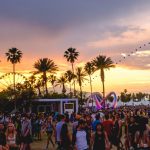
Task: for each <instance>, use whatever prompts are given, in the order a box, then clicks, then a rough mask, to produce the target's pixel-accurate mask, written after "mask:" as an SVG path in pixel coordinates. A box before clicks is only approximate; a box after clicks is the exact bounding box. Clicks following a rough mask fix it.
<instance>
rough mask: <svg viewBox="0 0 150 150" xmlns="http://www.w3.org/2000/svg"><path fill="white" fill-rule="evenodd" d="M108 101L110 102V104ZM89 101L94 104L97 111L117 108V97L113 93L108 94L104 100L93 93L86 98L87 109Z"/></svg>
mask: <svg viewBox="0 0 150 150" xmlns="http://www.w3.org/2000/svg"><path fill="white" fill-rule="evenodd" d="M110 99H111V101H112V102H110ZM91 101H93V103H95V105H96V109H97V110H100V109H106V108H116V107H117V96H116V93H115V92H110V93H109V94H108V95H107V96H106V97H105V98H103V96H102V95H101V94H100V93H98V92H95V93H93V94H92V95H90V96H89V98H88V101H87V107H89V103H90V102H91Z"/></svg>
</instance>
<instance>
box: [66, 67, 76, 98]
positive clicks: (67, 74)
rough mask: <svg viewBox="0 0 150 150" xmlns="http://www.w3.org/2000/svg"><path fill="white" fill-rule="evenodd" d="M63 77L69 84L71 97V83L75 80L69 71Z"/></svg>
mask: <svg viewBox="0 0 150 150" xmlns="http://www.w3.org/2000/svg"><path fill="white" fill-rule="evenodd" d="M65 76H66V78H67V80H68V81H69V84H70V96H71V93H72V92H71V81H72V80H73V79H74V78H75V75H74V74H73V72H72V71H71V70H67V71H66V73H65Z"/></svg>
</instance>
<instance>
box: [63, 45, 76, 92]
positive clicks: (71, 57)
mask: <svg viewBox="0 0 150 150" xmlns="http://www.w3.org/2000/svg"><path fill="white" fill-rule="evenodd" d="M78 56H79V52H77V51H76V49H75V48H72V47H70V48H69V49H67V50H66V51H65V52H64V57H65V58H66V59H67V61H68V62H70V63H71V66H72V72H73V74H74V62H75V60H77V58H78ZM74 95H75V80H74Z"/></svg>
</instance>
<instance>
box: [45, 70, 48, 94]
mask: <svg viewBox="0 0 150 150" xmlns="http://www.w3.org/2000/svg"><path fill="white" fill-rule="evenodd" d="M44 80H45V81H44V82H45V90H46V95H48V89H47V75H46V72H44Z"/></svg>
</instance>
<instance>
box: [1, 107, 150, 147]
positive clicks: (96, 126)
mask: <svg viewBox="0 0 150 150" xmlns="http://www.w3.org/2000/svg"><path fill="white" fill-rule="evenodd" d="M149 120H150V107H149V106H136V107H131V106H130V107H120V108H117V109H115V110H114V109H107V110H101V111H98V112H95V113H92V112H90V111H82V112H80V113H78V114H76V113H72V114H69V113H67V112H66V113H65V114H59V113H58V112H53V113H37V114H35V113H23V114H20V113H16V114H6V113H1V114H0V150H30V149H31V147H30V146H31V144H32V143H33V142H35V141H36V140H39V141H40V140H42V138H43V136H45V134H46V136H47V144H46V146H45V147H41V150H42V149H47V150H48V149H51V148H50V147H53V149H54V150H55V149H58V150H109V149H114V148H115V149H117V150H121V149H122V150H123V149H124V150H150V125H149ZM50 145H51V146H50Z"/></svg>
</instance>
